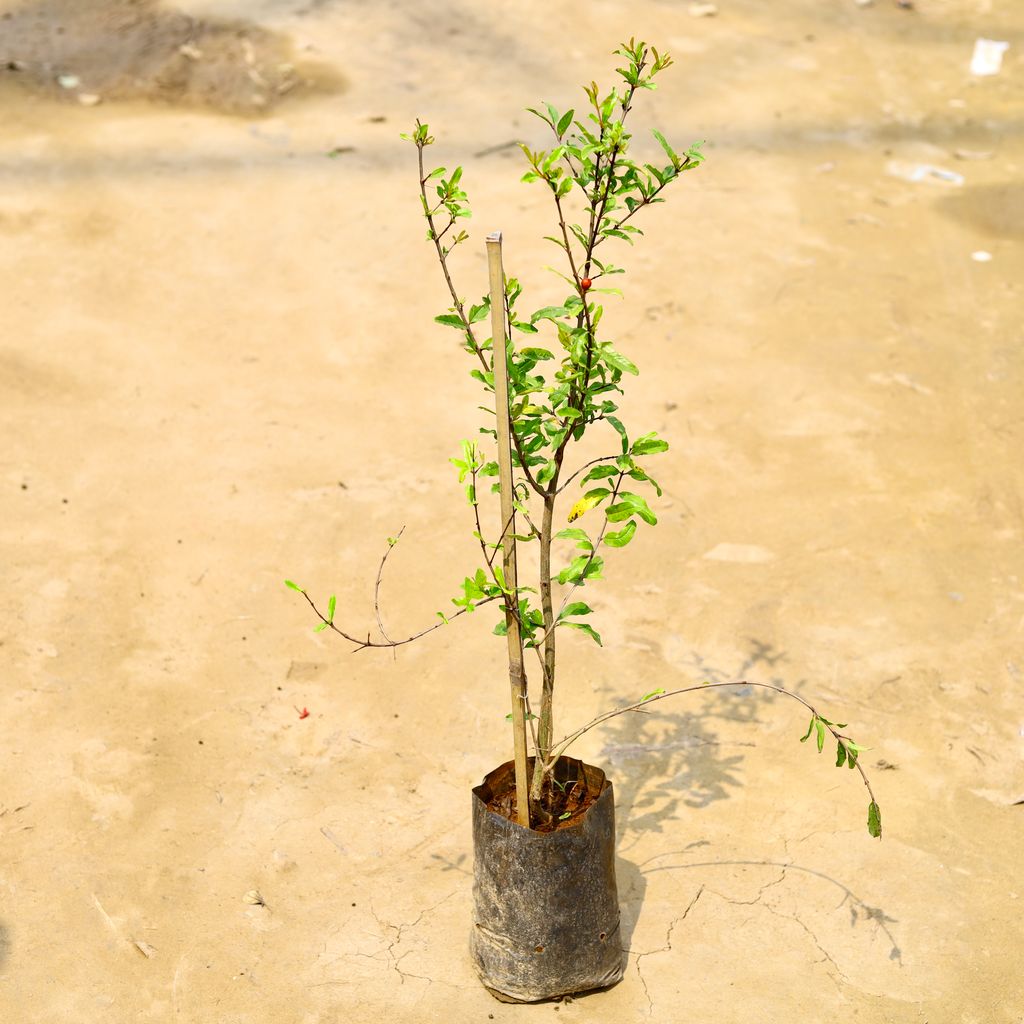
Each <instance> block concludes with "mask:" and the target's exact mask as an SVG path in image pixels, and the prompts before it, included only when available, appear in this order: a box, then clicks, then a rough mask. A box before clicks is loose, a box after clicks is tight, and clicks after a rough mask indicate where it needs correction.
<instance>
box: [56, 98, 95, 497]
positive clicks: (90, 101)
mask: <svg viewBox="0 0 1024 1024" xmlns="http://www.w3.org/2000/svg"><path fill="white" fill-rule="evenodd" d="M78 102H79V103H81V104H82V106H83V107H95V106H97V105H98V104H99V103H102V102H103V97H102V96H100V95H98V94H97V93H94V92H80V93H79V94H78ZM65 501H67V499H65Z"/></svg>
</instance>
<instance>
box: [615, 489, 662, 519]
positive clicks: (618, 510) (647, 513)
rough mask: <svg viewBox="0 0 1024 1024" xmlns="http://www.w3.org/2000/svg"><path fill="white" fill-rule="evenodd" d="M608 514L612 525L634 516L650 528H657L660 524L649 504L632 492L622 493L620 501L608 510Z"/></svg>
mask: <svg viewBox="0 0 1024 1024" xmlns="http://www.w3.org/2000/svg"><path fill="white" fill-rule="evenodd" d="M606 514H607V516H608V520H609V522H612V523H620V522H622V520H624V519H629V518H630V516H634V515H636V516H639V517H640V518H641V519H642V520H643V521H644V522H645V523H647V525H648V526H656V525H657V523H658V517H657V516H656V515H655V514H654V513H653V512H652V511H651V509H650V506H649V505H648V504H647V502H646V501H645V500H644V499H643V498H641V497H640V495H639V494H634V493H633V492H632V491H622V492H621V493H620V494H619V500H618V501H617V502H616V503H615V504H614V505H612V506H611V507H610V508H609V509H608V511H607V513H606Z"/></svg>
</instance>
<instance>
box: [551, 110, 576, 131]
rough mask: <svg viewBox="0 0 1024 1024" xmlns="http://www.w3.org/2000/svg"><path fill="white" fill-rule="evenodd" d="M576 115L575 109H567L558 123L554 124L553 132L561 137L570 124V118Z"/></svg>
mask: <svg viewBox="0 0 1024 1024" xmlns="http://www.w3.org/2000/svg"><path fill="white" fill-rule="evenodd" d="M575 116H576V111H575V110H567V111H566V112H565V113H564V114H563V115H562V117H561V119H560V120H559V122H558V124H557V125H555V134H556V135H557V136H558V137H559V138H561V137H562V136H563V135H564V134H565V132H566V129H567V128H568V127H569V125H571V124H572V119H573V118H574V117H575Z"/></svg>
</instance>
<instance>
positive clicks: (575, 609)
mask: <svg viewBox="0 0 1024 1024" xmlns="http://www.w3.org/2000/svg"><path fill="white" fill-rule="evenodd" d="M593 611H594V609H593V608H591V607H590V605H588V604H584V602H583V601H573V602H571V603H570V604H567V605H566V606H565V610H564V611H563V612H562V614H561V615H559V616H558V618H559V621H561V620H562V619H567V618H568V617H569V616H570V615H590V614H592V613H593Z"/></svg>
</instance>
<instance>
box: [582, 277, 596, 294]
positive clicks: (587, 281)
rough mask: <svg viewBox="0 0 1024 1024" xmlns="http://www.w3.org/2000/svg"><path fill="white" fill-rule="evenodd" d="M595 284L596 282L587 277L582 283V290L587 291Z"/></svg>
mask: <svg viewBox="0 0 1024 1024" xmlns="http://www.w3.org/2000/svg"><path fill="white" fill-rule="evenodd" d="M593 283H594V282H593V281H591V280H590V278H589V277H585V278H583V280H582V281H580V288H582V289H583V291H587V290H588V289H589V288H590V286H591V285H592V284H593Z"/></svg>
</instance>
